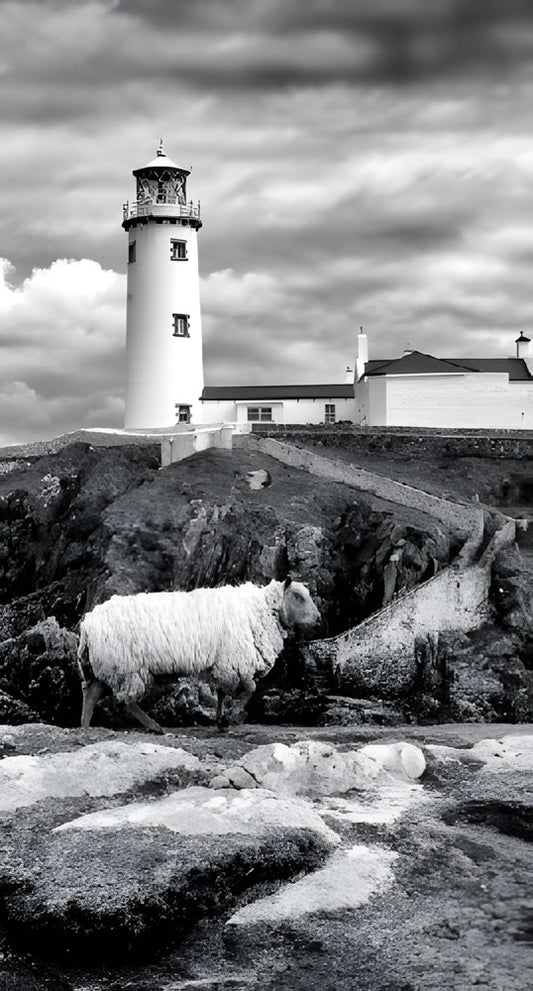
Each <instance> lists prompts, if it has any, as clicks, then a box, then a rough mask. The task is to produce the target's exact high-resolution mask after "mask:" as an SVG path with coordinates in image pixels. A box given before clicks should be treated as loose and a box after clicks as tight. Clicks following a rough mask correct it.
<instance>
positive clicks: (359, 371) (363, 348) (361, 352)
mask: <svg viewBox="0 0 533 991" xmlns="http://www.w3.org/2000/svg"><path fill="white" fill-rule="evenodd" d="M367 361H368V338H367V336H366V334H365V333H363V328H362V327H360V328H359V334H358V335H357V358H356V361H355V371H356V375H355V381H356V382H358V381H359V379H360V378H361V377H362V376H363V375H364V374H365V366H366V363H367Z"/></svg>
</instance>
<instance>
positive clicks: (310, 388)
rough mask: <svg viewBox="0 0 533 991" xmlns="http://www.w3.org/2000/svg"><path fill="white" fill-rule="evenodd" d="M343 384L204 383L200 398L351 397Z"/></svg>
mask: <svg viewBox="0 0 533 991" xmlns="http://www.w3.org/2000/svg"><path fill="white" fill-rule="evenodd" d="M353 396H354V387H353V385H350V384H345V385H338V384H337V385H206V387H205V389H204V391H203V392H202V395H201V398H202V399H230V400H231V399H234V400H239V399H241V400H242V399H255V400H257V401H259V400H263V399H353Z"/></svg>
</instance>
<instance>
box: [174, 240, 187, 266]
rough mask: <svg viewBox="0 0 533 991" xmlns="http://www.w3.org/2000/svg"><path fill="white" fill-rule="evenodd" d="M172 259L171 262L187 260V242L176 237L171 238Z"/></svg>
mask: <svg viewBox="0 0 533 991" xmlns="http://www.w3.org/2000/svg"><path fill="white" fill-rule="evenodd" d="M170 260H171V262H186V261H187V242H186V241H179V240H178V239H177V238H175V237H171V239H170Z"/></svg>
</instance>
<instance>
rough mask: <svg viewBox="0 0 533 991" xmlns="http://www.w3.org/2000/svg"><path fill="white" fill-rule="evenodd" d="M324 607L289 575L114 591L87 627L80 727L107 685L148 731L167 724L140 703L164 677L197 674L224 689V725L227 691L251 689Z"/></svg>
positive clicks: (220, 694) (220, 693)
mask: <svg viewBox="0 0 533 991" xmlns="http://www.w3.org/2000/svg"><path fill="white" fill-rule="evenodd" d="M319 624H320V613H319V611H318V609H317V607H316V605H315V603H314V602H313V600H312V598H311V595H310V593H309V591H308V589H307V588H306V586H305V585H303V584H301V583H300V582H296V581H292V580H291V578H290V577H289V578H287V579H286V580H285V582H281V581H271V582H270V584H268V585H266V586H264V587H259V586H257V585H254V584H253V583H252V582H246V583H245V584H244V585H239V586H232V585H225V586H223V587H220V588H197V589H193V590H192V591H191V592H140V593H138V594H137V595H124V596H123V595H114V596H112V598H111V599H109V600H108V601H107V602H103V603H101V604H100V605H97V606H95V607H94V609H93V610H92V611H91V612H89V613H87V614H86V615H85V616H84V618H83V620H82V622H81V625H80V639H79V647H78V666H79V669H80V673H81V678H82V689H83V708H82V716H81V725H82V727H84V728H88V727H89V726H90V723H91V719H92V716H93V713H94V708H95V705H96V703H97V701H98V699H99V698H100V696H101V694H102V692H103V690H104V688H105V686H107V687H108V688H110V689H111V691H112V693H113V695H114V697H115V699H116V700H117V701H119V702H124V703H125V706H126V710H127V711H128V712H129V714H130V715H131V716H133V717H135V718H136V719H137V720H138V721H139V722H140V723H142V725H143V726H145V727H146V728H147V729H148V730H151V731H152V732H155V733H161V732H163V730H162V729H161V726H159V724H158V723H156V722H155V720H154V719H151V718H150V716H148V715H147V714H146V713H145V712H144V711H143V710H142V709H141V707H140V706H139V704H138V703H139V700H140V699H142V697H143V695H145V693H146V692H147V690H148V689H149V687H150V685H151V684H152V683H153V681H154V678H155V677H156V676H157V675H167V676H168V675H176V676H177V677H186V676H187V677H188V676H192V677H198V678H202V679H203V680H206V681H208V682H210V683H212V684H213V685H214V686H216V688H217V698H218V703H217V715H216V719H217V725H218V727H219V728H222V726H223V725H224V719H223V705H224V697H225V695H227V694H232V693H236V692H237V691H239V690H243V691H245V692H247V693H248V694H249V695H250V694H251V693H252V692H253V691H254V689H255V678H256V677H260V676H261V675H264V674H266V673H267V672H268V671H269V670H270V669H271V667H272V666H273V664H274V662H275V660H276V658H277V656H278V654H279V653H280V651H281V648H282V646H283V641H284V639H285V637H287V636H288V634H289V633H305V632H307V633H311V632H312V631H313V630H314V629H317V628H318V626H319Z"/></svg>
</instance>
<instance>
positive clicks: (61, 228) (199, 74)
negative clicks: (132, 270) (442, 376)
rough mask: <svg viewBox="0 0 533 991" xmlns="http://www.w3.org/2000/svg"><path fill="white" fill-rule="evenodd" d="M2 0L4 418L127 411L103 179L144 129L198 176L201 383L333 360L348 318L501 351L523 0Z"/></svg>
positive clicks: (519, 166) (453, 344) (531, 82)
mask: <svg viewBox="0 0 533 991" xmlns="http://www.w3.org/2000/svg"><path fill="white" fill-rule="evenodd" d="M0 11H1V14H2V35H1V37H0V74H1V76H2V87H1V89H0V106H1V108H2V113H1V115H0V137H1V141H0V167H1V175H2V188H3V200H2V221H3V244H2V251H3V253H4V254H5V255H6V257H8V258H10V260H11V262H12V263H13V264H14V266H15V268H16V272H15V273H14V272H13V271H11V272H9V273H7V276H6V278H7V287H4V289H3V290H2V293H3V295H2V296H1V298H2V300H3V301H4V304H5V305H6V306H7V302H6V301H10V307H11V309H10V311H9V314H8V313H7V310H6V311H5V312H4V310H3V311H2V313H3V322H2V334H1V335H0V347H2V356H3V361H4V365H3V369H2V370H0V383H1V382H2V381H3V387H2V388H3V392H2V395H3V396H4V400H5V401H6V402H7V403H8V405H9V404H10V405H9V409H10V410H11V411H12V413H11V414H10V417H11V421H10V422H11V423H13V427H12V428H10V430H11V434H12V435H13V436H15V434H16V429H17V428H16V422H17V421H16V415H15V412H14V411H15V409H17V410H18V411H19V412H18V414H17V415H18V416H19V417H20V425H21V430H22V429H23V430H24V431H25V432H26V433H27V432H28V431H29V430H31V423H33V424H34V429H35V430H38V431H39V432H40V434H41V435H42V434H43V432H45V433H49V431H50V430H52V429H53V430H56V428H57V425H58V424H59V423H60V421H61V422H64V423H65V424H66V423H67V422H68V424H69V426H70V427H73V426H76V425H78V424H79V423H82V422H83V423H85V422H89V421H90V422H96V421H97V420H98V418H100V421H99V422H102V418H103V417H109V418H110V420H111V421H112V422H113V423H120V422H121V412H120V403H121V401H122V400H121V396H122V364H123V341H124V323H125V306H124V302H123V301H124V297H125V285H124V283H125V271H126V250H125V249H126V236H125V234H124V232H123V231H122V230H121V227H120V224H121V220H122V204H123V202H124V201H125V200H126V199H128V198H129V199H133V197H134V195H135V192H134V182H133V179H132V176H131V170H132V169H134V168H137V167H139V166H140V165H142V164H143V163H145V162H147V161H148V160H149V159H151V158H152V157H153V155H154V153H155V149H156V147H157V144H158V141H159V138H160V137H163V138H164V139H165V147H166V150H167V152H168V154H169V155H170V156H171V157H172V158H173V159H174V160H175V161H177V162H178V163H180V164H182V165H184V166H185V167H189V165H190V164H191V163H193V165H194V169H193V172H192V175H191V176H190V179H189V181H188V192H189V195H190V196H191V197H192V198H194V199H196V198H200V199H201V201H202V217H203V220H204V227H203V229H202V231H201V232H200V236H199V243H200V271H201V276H202V303H203V313H204V328H205V365H206V381H207V382H208V383H209V384H217V383H221V384H222V383H226V384H227V383H231V382H232V381H235V382H237V381H240V382H246V381H255V382H260V381H263V382H272V381H280V382H282V381H284V382H290V381H309V382H311V381H317V380H322V381H327V380H329V381H335V380H337V381H338V380H342V378H343V374H344V368H345V366H346V363H347V362H349V361H350V360H351V359H352V355H353V349H354V336H355V334H356V331H357V329H358V327H359V325H360V324H364V325H365V328H366V329H367V331H368V334H369V337H370V346H371V353H372V356H373V357H394V356H395V355H397V354H398V353H401V350H402V349H403V347H404V346H405V343H406V341H407V340H408V341H409V342H410V344H411V346H412V347H416V348H418V349H420V350H425V351H429V352H433V353H441V354H445V353H447V354H449V355H457V356H465V357H467V356H468V355H472V356H477V355H482V354H486V355H487V356H496V355H501V354H502V353H504V354H507V353H508V352H509V350H510V349H511V350H512V340H513V335H514V336H517V334H516V332H515V331H516V330H518V329H524V330H525V332H526V333H528V330H529V331H531V330H532V329H533V312H532V304H531V301H530V292H529V285H530V272H531V260H532V254H533V244H532V236H531V230H532V227H531V224H530V221H529V217H530V199H531V192H530V191H531V188H532V183H533V151H532V145H531V137H530V130H531V125H530V119H531V105H532V102H533V77H532V73H531V66H532V65H533V58H532V55H533V52H532V47H533V32H532V31H531V18H532V16H533V8H531V5H530V4H527V3H526V2H525V0H524V2H519V0H508V2H507V3H505V4H504V3H501V2H500V0H484V2H483V3H480V2H479V0H431V2H428V0H357V2H355V3H347V2H346V0H306V2H303V0H300V2H297V0H270V2H269V3H265V2H263V0H223V2H220V0H193V2H185V0H183V2H181V3H177V2H174V3H169V2H168V0H124V2H119V0H79V2H78V3H75V4H73V3H71V2H70V0H0ZM58 258H59V259H71V261H70V262H65V261H62V262H57V265H58V266H59V268H58V269H55V268H54V265H55V263H56V260H57V259H58ZM84 259H85V261H83V260H84ZM87 259H96V260H97V261H95V262H87V261H86V260H87ZM76 265H92V266H96V268H91V269H90V270H89V269H84V270H83V271H84V272H85V275H84V276H83V278H82V276H81V272H82V269H79V270H77V269H76ZM35 270H37V271H40V273H41V274H40V275H38V274H37V272H36V271H35ZM76 273H77V274H76ZM106 273H107V274H106ZM84 279H85V282H84ZM106 279H107V280H108V281H107V282H106ZM16 280H18V281H16ZM25 280H26V281H25ZM84 286H86V287H89V289H88V291H89V290H90V291H89V295H88V296H84V295H83V292H84ZM93 292H94V294H92V293H93ZM104 300H106V301H107V303H106V305H104ZM15 304H16V305H15ZM106 306H107V309H106ZM80 314H81V315H80ZM91 321H93V324H92V330H91V329H90V326H91ZM58 328H60V330H58ZM528 336H533V334H532V333H531V332H530V333H528ZM44 337H47V338H48V340H49V341H50V342H51V346H50V347H48V348H46V347H45V346H44V345H43V343H42V340H43V338H44ZM509 340H510V341H511V344H509V343H508V342H509ZM113 342H114V343H113ZM65 370H66V371H65ZM67 382H69V383H70V385H67V384H66V383H67ZM69 390H70V391H69ZM32 397H33V398H32ZM108 397H110V398H109V399H108ZM17 404H18V405H17ZM106 404H108V405H106ZM109 404H110V405H109ZM61 410H63V414H62V413H61ZM30 411H31V416H30ZM46 416H49V417H50V419H49V421H47V420H46V419H45V417H46ZM32 417H33V419H32ZM62 417H63V419H62ZM3 422H4V423H6V422H7V420H6V417H5V416H4V421H3Z"/></svg>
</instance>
